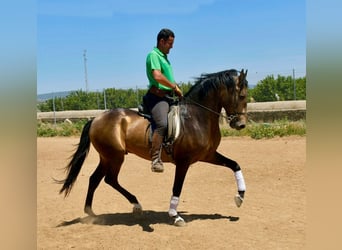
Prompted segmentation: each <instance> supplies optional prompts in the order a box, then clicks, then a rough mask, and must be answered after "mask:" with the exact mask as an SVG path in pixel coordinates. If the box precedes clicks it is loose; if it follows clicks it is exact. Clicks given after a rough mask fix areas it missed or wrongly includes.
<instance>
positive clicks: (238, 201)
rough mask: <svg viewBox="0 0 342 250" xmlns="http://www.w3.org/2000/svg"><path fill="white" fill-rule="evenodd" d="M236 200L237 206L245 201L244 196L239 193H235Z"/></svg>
mask: <svg viewBox="0 0 342 250" xmlns="http://www.w3.org/2000/svg"><path fill="white" fill-rule="evenodd" d="M234 200H235V204H236V206H237V207H240V206H241V204H242V202H243V198H242V197H241V196H240V195H239V194H237V195H235V197H234Z"/></svg>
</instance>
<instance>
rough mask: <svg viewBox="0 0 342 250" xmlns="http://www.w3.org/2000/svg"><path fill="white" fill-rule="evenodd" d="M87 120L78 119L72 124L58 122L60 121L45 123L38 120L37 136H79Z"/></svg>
mask: <svg viewBox="0 0 342 250" xmlns="http://www.w3.org/2000/svg"><path fill="white" fill-rule="evenodd" d="M86 122H87V120H79V121H77V122H74V123H72V124H70V123H65V122H60V123H56V124H53V123H47V122H38V124H37V136H38V137H54V136H80V135H81V132H82V129H83V126H84V125H85V123H86Z"/></svg>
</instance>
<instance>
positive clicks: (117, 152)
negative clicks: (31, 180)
mask: <svg viewBox="0 0 342 250" xmlns="http://www.w3.org/2000/svg"><path fill="white" fill-rule="evenodd" d="M247 71H248V70H246V71H245V72H244V70H243V69H242V70H241V71H240V72H239V71H237V70H235V69H230V70H224V71H220V72H217V73H206V74H201V75H200V76H199V77H197V78H196V79H195V83H194V85H193V86H192V87H191V88H190V89H189V91H188V92H187V93H186V94H185V95H184V96H183V98H181V99H180V100H179V102H178V105H179V110H180V111H179V112H180V124H181V129H180V131H179V136H178V137H177V139H175V140H174V142H173V144H172V151H171V153H170V152H167V151H166V150H165V149H163V151H162V155H161V157H162V161H163V162H171V163H173V164H175V165H176V167H175V176H174V183H173V189H172V196H171V200H170V207H169V211H168V214H169V216H170V218H171V219H172V220H173V224H174V225H176V226H184V225H185V224H186V222H185V220H184V219H183V218H182V217H181V216H180V215H179V213H178V212H177V206H178V203H179V197H180V195H181V191H182V187H183V182H184V179H185V176H186V173H187V171H188V169H189V166H190V165H191V164H193V163H195V162H198V161H201V162H206V163H210V164H214V165H220V166H223V167H227V168H229V169H231V170H232V171H233V173H234V175H235V180H236V183H237V189H238V192H237V194H236V195H235V197H234V200H235V203H236V205H237V206H238V207H240V206H241V204H242V202H243V200H244V195H245V191H246V185H245V181H244V177H243V174H242V170H241V168H240V166H239V164H238V163H237V162H236V161H234V160H231V159H229V158H227V157H225V156H223V155H222V154H220V153H218V152H217V151H216V150H217V148H218V146H219V143H220V140H221V133H220V127H219V118H220V116H224V117H225V118H226V119H227V122H228V123H229V125H230V127H231V128H233V129H236V130H240V129H243V128H245V126H246V123H247V89H248V81H247V79H246V76H247ZM222 108H223V109H224V110H225V113H226V115H222V112H221V110H222ZM150 127H151V126H150V122H149V121H148V120H147V119H145V118H144V117H142V116H141V115H139V114H138V112H137V111H134V110H132V109H124V108H115V109H112V110H108V111H105V112H103V113H101V114H100V115H99V116H97V117H95V118H94V119H91V120H89V121H88V122H87V123H86V124H85V125H84V127H83V130H82V132H81V137H80V141H79V144H78V147H77V149H76V150H75V152H74V154H73V155H72V157H71V160H70V162H69V163H68V165H67V166H66V167H65V171H66V172H67V176H66V178H65V179H64V180H61V181H59V183H60V184H62V185H63V186H62V188H61V189H60V192H59V193H60V194H61V193H63V192H64V197H66V196H68V194H69V193H70V191H71V189H72V187H73V184H74V183H75V181H76V178H77V176H78V174H79V172H80V170H81V167H82V165H83V163H84V160H85V159H86V157H87V154H88V152H89V148H90V144H92V145H93V146H94V148H95V149H96V151H97V152H98V153H99V156H100V160H99V163H98V166H97V168H96V169H95V171H94V172H93V173H92V175H91V176H90V178H89V186H88V191H87V196H86V200H85V206H84V212H85V213H86V214H88V215H89V216H96V215H95V213H94V212H93V210H92V202H93V196H94V192H95V190H96V188H97V187H98V185H99V183H100V182H101V180H102V179H103V178H104V181H105V183H107V184H109V185H110V186H111V187H113V188H114V189H115V190H117V191H118V192H120V193H121V194H122V195H123V196H124V197H126V199H127V200H128V201H129V202H130V203H131V204H132V205H133V213H134V214H142V213H143V210H142V206H141V205H140V203H139V201H138V199H137V198H136V197H135V196H134V195H133V194H131V193H130V192H129V191H127V190H126V189H125V188H123V187H122V186H121V185H120V184H119V182H118V174H119V172H120V169H121V166H122V164H123V162H124V157H125V155H126V154H128V153H133V154H135V155H137V156H139V157H141V158H144V159H146V160H151V157H150V142H149V139H148V138H149V133H150Z"/></svg>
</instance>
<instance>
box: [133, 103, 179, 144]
mask: <svg viewBox="0 0 342 250" xmlns="http://www.w3.org/2000/svg"><path fill="white" fill-rule="evenodd" d="M179 113H180V112H179V105H178V103H172V104H171V105H170V110H169V113H168V115H167V135H166V136H165V138H164V143H163V144H164V146H165V144H167V145H169V146H170V145H172V144H173V142H174V141H175V140H176V139H177V138H178V136H179V132H180V115H179ZM138 114H139V115H141V116H142V117H144V118H145V119H147V120H149V121H150V123H151V121H152V116H151V114H150V113H149V111H148V109H147V108H146V106H145V105H144V104H140V105H139V106H138ZM150 127H152V126H150ZM150 131H151V132H150V136H149V138H150V140H151V138H152V129H150Z"/></svg>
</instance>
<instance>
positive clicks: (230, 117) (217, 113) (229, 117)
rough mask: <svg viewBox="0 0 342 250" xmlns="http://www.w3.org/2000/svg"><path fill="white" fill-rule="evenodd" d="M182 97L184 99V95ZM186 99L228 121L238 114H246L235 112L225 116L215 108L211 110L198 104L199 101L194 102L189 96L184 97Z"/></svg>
mask: <svg viewBox="0 0 342 250" xmlns="http://www.w3.org/2000/svg"><path fill="white" fill-rule="evenodd" d="M184 99H185V97H184ZM186 100H189V101H190V102H192V103H194V104H196V105H197V106H199V107H201V108H203V109H205V110H208V111H209V112H211V113H213V114H216V115H218V116H222V117H223V118H225V119H227V121H228V122H231V121H232V120H234V119H235V118H237V116H238V115H243V114H246V113H235V114H230V115H228V116H226V115H224V114H222V113H219V112H216V111H215V110H212V109H210V108H208V107H206V106H204V105H202V104H200V103H198V102H196V101H194V100H192V99H190V98H186Z"/></svg>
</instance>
